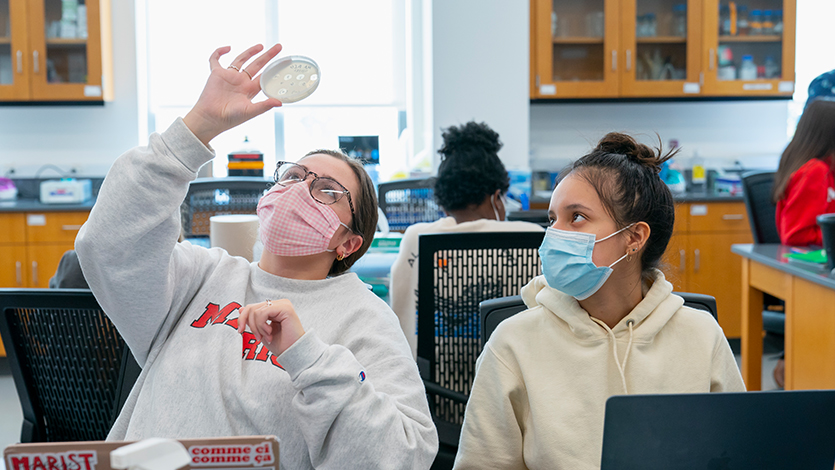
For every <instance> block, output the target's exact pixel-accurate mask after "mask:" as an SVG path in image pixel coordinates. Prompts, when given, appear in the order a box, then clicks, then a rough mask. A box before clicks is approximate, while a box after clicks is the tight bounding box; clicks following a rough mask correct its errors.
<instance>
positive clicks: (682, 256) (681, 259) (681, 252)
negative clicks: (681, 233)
mask: <svg viewBox="0 0 835 470" xmlns="http://www.w3.org/2000/svg"><path fill="white" fill-rule="evenodd" d="M685 260H686V256H685V253H684V250H678V272H680V273H683V272H684V268H685V265H684V263H685Z"/></svg>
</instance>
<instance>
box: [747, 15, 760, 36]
mask: <svg viewBox="0 0 835 470" xmlns="http://www.w3.org/2000/svg"><path fill="white" fill-rule="evenodd" d="M748 25H749V26H750V27H751V34H752V35H754V34H762V33H763V12H762V10H751V17H750V18H749V20H748Z"/></svg>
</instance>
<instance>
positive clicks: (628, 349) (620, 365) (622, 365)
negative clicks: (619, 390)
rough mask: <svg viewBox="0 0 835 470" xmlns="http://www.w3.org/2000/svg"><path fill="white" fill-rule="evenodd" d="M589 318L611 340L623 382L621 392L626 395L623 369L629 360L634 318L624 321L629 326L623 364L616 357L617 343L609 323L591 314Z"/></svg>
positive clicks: (627, 392)
mask: <svg viewBox="0 0 835 470" xmlns="http://www.w3.org/2000/svg"><path fill="white" fill-rule="evenodd" d="M589 318H591V319H592V320H593V321H594V322H595V323H597V324H598V325H600V326H602V327H603V329H605V330H606V332H607V333H609V338H611V340H612V354H613V355H614V357H615V365H616V366H618V372H620V380H621V383H622V384H623V393H624V394H627V395H628V394H629V391H628V390H627V389H626V373H625V372H624V371H625V370H626V361H628V360H629V351H630V350H631V349H632V334H633V331H632V325H634V324H635V320H632V319H631V318H630V319H629V320H627V321H626V326H628V327H629V342H628V343H627V344H626V354H624V356H623V364H621V362H620V358H619V357H618V343H617V341H616V340H615V334H614V333H612V329H611V328H609V325H607V324H606V323H604V322H603V321H601V320H598V319H597V318H594V317H592V316H591V315H589Z"/></svg>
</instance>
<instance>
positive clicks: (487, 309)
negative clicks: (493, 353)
mask: <svg viewBox="0 0 835 470" xmlns="http://www.w3.org/2000/svg"><path fill="white" fill-rule="evenodd" d="M526 308H528V307H527V306H526V305H525V302H523V301H522V296H521V295H511V296H509V297H500V298H498V299H489V300H485V301H483V302H481V303H480V304H479V306H478V309H479V310H480V311H481V341H482V342H483V343H484V344H487V340H489V339H490V335H492V334H493V331H495V330H496V327H497V326H499V323H501V322H503V321H504V320H505V319H507V318H510V317H512V316H513V315H516V314H517V313H519V312H521V311H523V310H525V309H526Z"/></svg>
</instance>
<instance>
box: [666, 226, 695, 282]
mask: <svg viewBox="0 0 835 470" xmlns="http://www.w3.org/2000/svg"><path fill="white" fill-rule="evenodd" d="M687 237H688V235H687V234H686V233H680V234H673V237H672V238H670V243H669V244H668V245H667V251H665V252H664V257H663V258H662V261H661V262H662V264H661V270H662V271H664V276H665V277H666V278H667V280H668V281H670V283H671V284H672V285H673V290H675V291H677V292H688V289H689V286H688V285H687V253H688V250H687Z"/></svg>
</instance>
